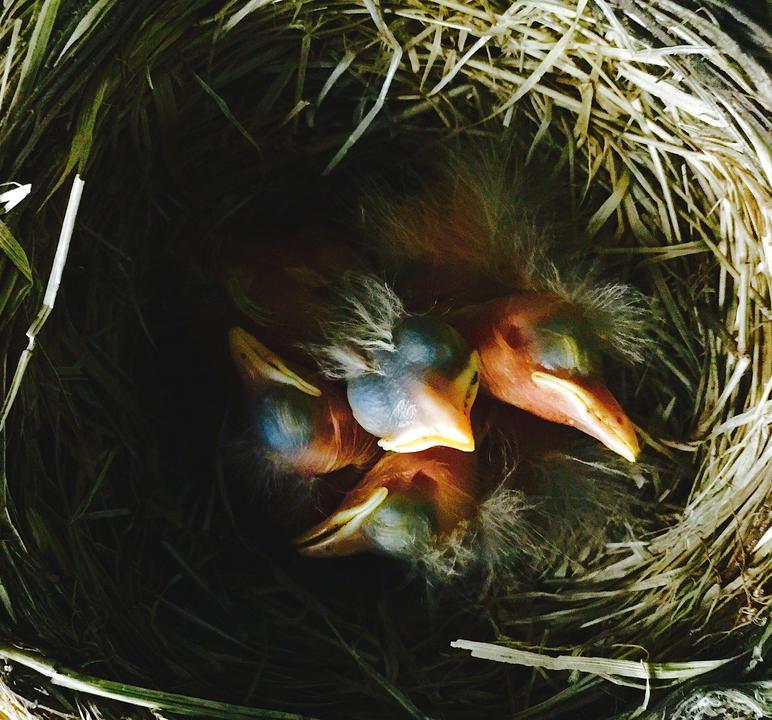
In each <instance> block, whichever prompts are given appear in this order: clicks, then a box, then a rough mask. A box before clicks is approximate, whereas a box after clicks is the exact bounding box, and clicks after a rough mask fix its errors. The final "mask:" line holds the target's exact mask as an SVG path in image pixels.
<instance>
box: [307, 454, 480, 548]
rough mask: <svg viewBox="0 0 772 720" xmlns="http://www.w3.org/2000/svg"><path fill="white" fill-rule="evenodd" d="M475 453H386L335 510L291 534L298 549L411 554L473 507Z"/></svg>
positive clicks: (448, 530)
mask: <svg viewBox="0 0 772 720" xmlns="http://www.w3.org/2000/svg"><path fill="white" fill-rule="evenodd" d="M474 473H475V457H474V455H471V454H468V453H463V452H459V451H458V450H453V449H450V448H446V447H433V448H431V449H429V450H424V451H422V452H417V453H411V454H399V453H387V454H386V455H384V456H383V457H382V458H381V460H380V461H379V462H378V463H376V464H375V465H374V466H373V468H372V469H371V470H370V471H369V472H368V473H367V474H366V475H365V476H364V477H363V479H362V481H361V482H360V483H359V484H358V485H357V486H356V487H354V488H353V489H352V490H350V491H349V492H348V493H347V494H346V495H345V497H344V498H343V501H342V502H341V504H340V507H339V508H338V510H337V511H336V512H334V513H333V514H332V515H330V516H329V517H328V518H327V519H325V520H324V521H323V522H321V523H319V524H318V525H315V526H314V527H312V528H310V529H309V530H308V531H307V532H305V533H303V534H302V535H300V536H299V537H298V538H296V540H295V543H296V545H297V546H298V548H299V550H300V552H301V553H302V554H304V555H308V556H312V557H338V556H343V555H353V554H356V553H360V552H365V551H376V552H381V553H385V554H388V555H393V556H398V557H407V558H412V557H416V556H420V554H421V553H423V552H425V550H426V548H427V547H429V546H430V545H431V544H432V542H433V541H434V539H435V538H438V537H443V536H445V535H447V534H449V533H451V532H452V531H453V529H454V528H456V526H458V525H459V523H461V522H462V521H463V520H465V519H467V518H469V517H471V516H473V515H474V513H475V511H476V508H477V500H476V497H475V495H476V488H475V477H474Z"/></svg>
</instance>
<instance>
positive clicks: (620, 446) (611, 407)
mask: <svg viewBox="0 0 772 720" xmlns="http://www.w3.org/2000/svg"><path fill="white" fill-rule="evenodd" d="M531 379H532V380H533V382H534V383H536V385H538V386H539V387H540V388H542V389H544V390H547V391H549V392H550V394H551V395H552V396H553V397H555V398H556V402H555V404H556V405H558V406H559V408H560V410H561V411H562V412H563V413H564V414H565V415H566V416H567V417H568V418H569V423H568V424H570V425H573V426H574V427H576V428H578V429H579V430H581V431H583V432H585V433H587V434H588V435H590V436H592V437H594V438H596V439H597V440H600V442H602V443H603V444H604V445H605V446H606V447H607V448H609V450H613V451H614V452H615V453H617V454H618V455H621V456H622V457H623V458H624V459H625V460H628V461H629V462H635V460H636V458H637V457H638V454H639V452H640V447H639V445H638V438H637V437H636V434H635V428H634V427H633V424H632V423H631V422H630V419H629V418H628V417H627V415H626V414H625V412H624V410H622V408H621V407H620V405H619V403H618V402H617V400H616V398H615V397H614V396H613V395H612V394H611V393H610V392H609V390H608V388H606V386H605V385H604V384H603V383H602V382H600V381H598V380H578V379H568V378H562V377H557V376H555V375H550V374H549V373H546V372H534V373H532V374H531Z"/></svg>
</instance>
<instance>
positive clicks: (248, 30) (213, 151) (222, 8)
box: [0, 0, 772, 719]
mask: <svg viewBox="0 0 772 720" xmlns="http://www.w3.org/2000/svg"><path fill="white" fill-rule="evenodd" d="M770 47H772V43H771V41H770V37H769V36H768V35H767V34H766V32H765V31H764V30H763V29H762V28H761V27H760V26H759V25H757V24H755V23H754V22H753V21H751V20H750V19H748V18H747V17H745V16H744V15H743V14H741V13H740V12H738V11H736V10H734V9H733V8H732V6H731V4H729V3H726V4H724V3H722V2H720V1H719V0H704V1H703V2H701V3H692V2H687V1H683V2H673V1H672V0H653V2H642V1H640V2H639V1H636V0H578V2H571V1H569V0H553V1H549V2H548V1H546V0H545V1H541V0H534V1H533V2H523V3H513V4H512V5H507V4H506V3H500V2H476V1H475V2H453V1H451V0H434V1H433V2H428V1H427V0H415V1H414V2H409V3H387V2H384V3H381V4H377V3H375V2H374V1H373V0H363V2H361V3H356V2H326V3H323V2H317V0H308V1H306V2H274V3H270V2H266V1H265V0H248V1H247V0H231V1H230V2H214V1H212V0H188V1H186V2H182V1H181V0H166V1H165V2H157V1H153V2H151V1H150V0H135V1H134V2H120V1H119V0H97V1H96V2H91V1H90V0H89V1H88V2H83V1H80V2H70V1H68V0H40V1H32V0H28V1H24V0H21V1H17V2H13V1H12V2H6V3H4V4H3V10H2V14H1V15H0V48H1V49H2V50H3V52H4V56H3V59H2V61H1V62H0V113H2V119H0V123H1V124H0V150H1V151H2V152H0V163H1V164H2V172H0V180H3V181H5V180H8V181H17V182H20V183H31V184H32V193H31V194H30V195H29V197H27V198H26V199H24V200H23V201H22V202H21V203H20V204H19V205H18V206H17V207H16V208H14V209H13V210H11V211H10V212H9V213H8V214H7V215H6V216H4V218H3V224H2V225H0V248H1V249H2V250H3V254H2V256H0V343H1V352H2V355H3V358H4V370H5V385H4V387H5V391H4V393H3V396H4V398H6V400H7V398H8V397H9V395H10V388H11V386H12V376H13V373H14V369H15V368H16V363H17V359H18V358H19V357H20V355H21V353H22V350H23V349H24V347H25V346H27V339H26V338H25V333H26V332H27V330H28V328H29V327H30V324H31V323H32V322H33V320H34V319H35V318H36V317H38V313H39V311H40V308H41V306H43V305H44V304H45V303H44V301H45V300H46V298H49V299H50V296H47V295H46V294H45V291H46V285H47V281H48V276H49V271H50V268H51V263H52V261H53V258H54V255H55V251H56V247H57V239H58V237H59V230H60V227H61V225H62V222H63V219H64V210H65V206H66V204H67V199H68V194H69V188H70V185H71V182H72V178H73V176H74V173H75V172H78V173H80V175H81V176H82V177H83V179H84V181H85V187H84V190H83V196H82V201H81V203H80V207H79V208H78V215H77V222H76V224H75V228H74V235H73V239H72V244H71V247H70V253H69V258H68V260H67V266H66V269H65V270H64V275H63V279H62V285H61V288H60V290H59V294H58V297H57V299H56V306H55V308H54V310H53V312H52V313H51V314H50V316H49V317H48V320H47V323H46V325H45V327H44V328H42V329H40V331H39V332H37V338H36V343H37V344H36V348H35V350H34V353H33V354H32V356H31V359H30V358H29V356H26V357H27V359H28V360H29V363H28V364H27V366H26V373H25V374H24V376H23V378H22V379H21V382H20V385H19V392H18V394H17V395H16V397H15V402H14V404H13V407H12V408H11V407H8V408H7V409H8V410H9V414H8V416H7V420H6V422H5V425H4V429H3V432H2V436H0V439H1V441H2V453H1V454H0V458H2V475H1V476H0V477H1V479H2V489H1V492H2V495H1V497H2V503H3V511H2V514H1V515H0V524H1V526H2V529H1V530H0V532H2V540H3V542H2V544H1V545H0V554H1V555H2V565H1V568H2V569H1V570H0V601H1V602H2V610H1V611H0V627H1V628H2V633H3V638H4V645H3V647H2V648H0V655H2V656H4V657H5V658H6V659H7V666H6V668H5V670H4V671H3V672H4V675H5V679H6V683H7V684H8V687H3V688H2V692H3V695H0V702H1V703H2V711H3V713H5V715H7V716H8V717H11V718H26V717H29V716H30V715H40V716H51V717H53V716H55V713H65V714H67V715H71V716H78V715H80V716H81V717H99V716H105V717H118V716H121V715H123V714H125V713H127V712H130V713H134V714H136V716H137V717H149V716H151V714H153V713H155V714H156V715H163V716H166V715H174V714H181V715H193V716H200V717H227V718H246V717H279V718H286V717H299V716H302V717H325V718H333V717H334V718H343V717H351V718H368V719H374V718H394V717H414V718H421V717H425V716H426V715H428V716H431V717H438V718H439V717H442V718H469V717H482V716H486V717H491V718H494V717H495V718H498V717H507V718H513V717H540V718H541V717H545V718H546V717H553V716H554V717H561V716H562V717H580V716H584V715H580V714H579V713H585V714H586V716H587V717H611V716H614V715H619V716H621V715H622V713H627V714H628V716H630V717H632V715H633V714H634V713H633V711H634V709H635V708H636V707H638V706H641V705H647V706H648V707H649V712H652V713H654V712H658V711H657V710H656V708H657V704H658V703H659V702H660V701H662V702H664V705H663V706H662V707H663V708H664V709H663V710H662V712H667V713H671V714H672V716H673V717H686V716H687V715H685V713H686V714H688V713H692V715H694V713H696V712H698V710H699V711H700V712H702V710H700V708H703V709H704V708H708V710H710V708H712V707H719V709H722V708H723V709H722V710H721V711H722V712H723V711H726V716H727V717H731V716H732V715H730V714H729V712H730V711H731V712H734V713H735V714H736V716H737V717H755V716H756V715H754V714H753V713H754V712H756V711H758V712H766V710H768V709H769V706H770V705H769V693H770V687H769V682H768V681H767V682H765V681H764V674H765V669H764V668H765V666H764V654H765V652H766V651H767V650H768V648H769V645H770V636H771V635H772V629H771V628H772V626H770V624H769V603H770V593H769V588H770V578H771V575H772V534H770V532H769V528H770V522H771V521H772V500H771V499H770V488H771V485H772V442H770V420H771V419H772V397H771V395H770V394H771V393H772V337H771V336H772V217H771V216H770V204H771V202H772V192H771V190H770V184H771V183H770V180H771V179H772V160H770V154H769V147H770V142H769V140H770V123H769V109H770V107H772V83H770V79H769V75H768V72H767V68H768V66H769V61H770ZM504 134H506V135H507V137H508V138H511V137H513V136H514V137H515V138H516V139H517V142H518V143H519V145H520V146H521V147H522V149H523V152H524V155H525V156H526V157H528V158H529V159H531V160H534V161H535V160H537V159H538V160H540V161H545V160H546V161H549V162H551V163H552V164H553V166H554V168H555V170H554V172H555V178H556V180H557V181H559V182H562V183H564V184H565V186H566V187H567V188H568V192H569V194H570V198H571V203H572V205H573V207H574V210H576V211H577V213H579V214H580V215H583V216H585V217H587V218H588V220H587V223H586V228H585V235H586V238H587V241H588V252H591V253H592V254H593V255H594V256H597V258H598V259H599V261H600V262H602V263H604V264H605V266H606V267H607V268H608V269H609V271H610V272H613V273H615V274H617V275H618V276H619V277H620V278H621V279H626V280H632V281H634V282H635V284H636V285H638V286H639V287H640V288H641V289H642V290H643V291H644V292H645V293H647V294H648V295H650V296H651V297H652V298H653V302H654V304H655V305H656V307H657V309H658V312H659V314H660V316H661V319H662V322H661V323H660V330H659V335H658V336H657V338H656V351H655V352H653V353H652V354H651V358H650V359H649V361H648V362H647V363H646V365H645V367H644V368H643V369H642V370H641V371H639V372H636V373H634V374H630V375H629V376H626V378H625V383H626V384H625V387H627V392H626V405H627V406H629V407H630V408H631V411H632V415H633V417H634V419H635V420H636V422H637V423H638V424H639V426H640V427H641V429H642V432H643V435H644V437H645V439H646V442H647V446H648V450H647V452H648V458H647V460H648V463H649V467H653V468H657V472H650V473H648V475H647V476H646V478H645V480H646V482H645V484H644V488H643V490H642V492H644V493H645V494H646V495H647V497H648V499H650V500H652V501H654V503H655V504H656V511H653V512H652V516H651V517H648V518H647V522H648V523H649V524H651V525H652V526H653V528H654V529H653V530H652V531H651V532H650V533H648V534H646V535H645V536H641V537H638V538H635V540H634V541H630V542H623V543H618V544H614V545H608V546H607V547H606V548H605V551H604V552H603V553H602V554H601V555H600V556H598V557H592V558H587V559H586V560H587V561H586V562H585V563H584V566H583V567H581V568H580V569H579V570H577V569H576V568H573V571H572V572H571V573H570V574H561V573H552V574H550V575H547V576H544V577H540V578H537V579H534V580H533V582H532V583H530V584H528V585H527V586H523V587H517V588H515V589H512V588H510V587H506V588H497V587H496V586H495V584H494V586H493V587H492V588H491V589H490V591H489V592H488V593H487V594H485V595H484V596H482V597H480V595H479V594H478V593H475V592H473V591H470V590H469V589H465V590H459V589H458V588H453V587H450V588H445V589H443V588H439V589H436V588H435V589H430V590H427V588H426V586H425V583H424V582H423V581H422V580H421V578H415V577H412V576H410V574H409V573H406V571H405V570H404V568H402V567H401V566H400V565H399V564H392V563H389V562H387V561H385V560H380V559H377V560H373V559H372V558H358V559H352V560H346V561H341V562H339V563H332V564H329V563H328V564H324V565H320V564H315V563H313V562H309V561H300V560H299V559H297V558H295V557H294V556H293V555H292V554H291V553H289V552H288V551H287V550H286V549H285V548H284V545H283V543H282V542H273V543H272V542H271V541H270V540H269V539H266V537H265V533H263V532H262V531H261V529H260V528H255V527H254V524H255V523H254V522H249V521H248V519H247V520H245V518H244V517H243V513H239V511H238V504H239V503H238V500H237V499H234V497H233V494H232V488H231V486H230V484H229V478H228V477H227V475H226V474H225V473H224V471H223V464H222V462H221V457H220V454H221V448H222V445H223V436H224V433H225V427H226V425H227V420H226V418H227V417H228V414H229V412H230V408H231V405H232V404H234V403H235V402H236V396H237V387H236V385H235V382H234V381H233V378H232V373H231V369H230V367H229V365H228V361H227V358H226V357H225V350H224V348H223V345H224V342H222V338H223V337H224V330H225V328H226V327H227V322H228V317H229V312H230V311H229V310H228V303H227V301H226V299H225V297H224V294H223V293H222V292H221V290H220V289H219V288H218V286H217V281H216V278H215V277H214V276H213V273H212V271H211V263H210V259H211V257H212V255H213V253H214V252H215V251H216V248H214V247H213V246H212V241H211V240H210V238H212V237H215V236H216V235H217V231H218V229H220V228H222V227H224V226H225V224H227V223H231V222H233V221H234V219H237V220H238V222H239V223H241V224H242V225H243V226H248V227H254V228H259V227H261V224H262V223H265V222H266V218H267V217H269V216H274V215H276V214H281V213H292V212H297V211H298V205H304V204H308V202H309V200H308V198H309V197H313V196H314V193H316V192H317V190H318V189H319V188H328V187H330V186H331V187H334V188H338V189H340V192H341V193H342V192H352V193H354V192H355V190H356V178H357V177H361V176H362V174H363V173H364V174H367V173H374V172H376V173H377V171H378V169H379V168H380V167H381V166H382V165H383V164H384V163H385V162H386V159H391V158H393V157H394V156H396V157H397V158H402V159H405V161H406V159H407V158H411V157H413V155H412V154H413V153H414V152H415V151H416V149H417V148H420V147H425V146H427V145H429V146H431V145H432V144H433V143H438V144H441V143H442V142H444V141H445V139H447V138H449V137H451V136H455V135H463V136H466V137H474V136H475V135H483V136H485V137H486V138H487V139H491V138H494V139H495V138H497V137H498V136H503V135H504ZM326 192H329V191H326ZM35 331H37V328H35ZM32 335H33V336H34V335H35V332H33V333H32ZM19 377H20V376H19ZM647 507H648V505H647ZM281 510H282V511H287V510H286V508H283V509H281ZM352 579H356V580H358V582H352ZM456 640H461V641H462V642H460V643H456V644H455V647H454V648H452V647H451V645H450V643H451V641H456ZM464 648H467V649H469V650H471V651H472V652H473V653H474V654H476V655H478V656H480V657H483V658H486V659H485V660H478V659H474V658H471V657H470V656H469V654H468V653H467V652H466V651H465V650H464ZM11 686H12V687H13V692H12V691H11V689H9V688H10V687H11ZM701 688H702V689H701ZM671 693H673V694H671ZM711 693H713V694H711ZM738 698H739V699H738ZM689 702H692V704H691V705H689ZM126 703H128V705H127V704H126ZM694 703H696V704H694ZM699 703H702V705H700V704H699ZM711 703H713V704H712V705H711ZM716 703H717V704H716ZM722 703H723V704H722ZM749 707H750V708H751V709H750V710H749V709H748V708H749ZM260 708H266V709H265V710H262V709H260ZM694 708H697V710H694ZM759 708H761V710H759ZM679 712H680V713H681V715H679V714H678V713H679ZM706 712H707V711H706ZM742 712H745V715H742V714H741V713H742ZM644 716H647V715H644ZM653 716H654V715H652V717H653ZM657 716H659V715H657ZM759 716H760V715H759ZM705 717H710V715H709V714H705Z"/></svg>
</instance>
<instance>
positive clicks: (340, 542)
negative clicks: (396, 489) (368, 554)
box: [294, 486, 389, 557]
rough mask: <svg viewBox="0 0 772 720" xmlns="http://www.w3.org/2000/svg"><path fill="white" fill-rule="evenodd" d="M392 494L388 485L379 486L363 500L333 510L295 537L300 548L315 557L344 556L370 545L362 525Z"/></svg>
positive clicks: (305, 553)
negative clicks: (316, 523)
mask: <svg viewBox="0 0 772 720" xmlns="http://www.w3.org/2000/svg"><path fill="white" fill-rule="evenodd" d="M388 494H389V491H388V489H387V488H385V487H383V486H380V487H377V488H375V489H374V490H373V492H372V493H371V494H370V495H369V496H368V497H367V498H366V499H365V500H363V501H362V502H360V503H357V504H356V505H352V506H350V507H347V508H344V509H341V510H338V512H336V513H333V514H332V515H331V516H330V517H328V518H327V519H326V520H324V521H323V522H321V523H319V524H318V525H315V526H314V527H312V528H311V529H310V530H308V531H307V532H305V533H303V534H302V535H299V536H298V537H297V538H295V540H294V543H295V545H297V546H298V551H299V552H300V553H301V554H303V555H308V556H311V557H341V556H344V555H355V554H356V553H358V552H362V551H363V550H367V549H369V548H370V541H369V540H368V539H367V537H366V536H365V534H364V532H363V527H362V526H363V525H364V524H365V522H366V521H367V519H368V518H369V517H370V516H371V515H372V513H373V512H374V511H375V510H376V508H377V507H378V506H379V505H380V504H381V503H382V502H383V501H384V500H385V499H386V497H387V496H388Z"/></svg>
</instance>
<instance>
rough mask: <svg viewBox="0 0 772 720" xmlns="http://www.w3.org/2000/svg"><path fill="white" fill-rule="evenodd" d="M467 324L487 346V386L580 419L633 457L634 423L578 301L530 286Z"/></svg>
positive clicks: (536, 409) (504, 396) (550, 416)
mask: <svg viewBox="0 0 772 720" xmlns="http://www.w3.org/2000/svg"><path fill="white" fill-rule="evenodd" d="M465 315H466V317H465V321H464V332H465V335H466V337H468V338H469V339H470V341H471V342H472V343H473V344H475V345H476V346H477V348H478V350H479V353H480V377H481V383H482V387H483V389H484V390H485V391H486V392H487V393H489V394H490V395H492V396H493V397H495V398H497V399H499V400H501V401H503V402H505V403H508V404H510V405H514V406H515V407H518V408H521V409H522V410H526V411H528V412H530V413H533V414H534V415H536V416H538V417H540V418H544V419H545V420H549V421H550V422H554V423H561V424H563V425H569V426H572V427H576V428H577V429H579V430H581V431H582V432H584V433H586V434H588V435H590V436H591V437H594V438H596V439H597V440H600V442H602V443H603V444H604V445H605V446H606V447H607V448H609V449H610V450H612V451H614V452H615V453H617V454H618V455H621V456H622V457H623V458H625V460H628V461H629V462H635V460H636V458H637V456H638V453H639V451H640V449H639V446H638V440H637V437H636V434H635V429H634V428H633V425H632V423H631V422H630V420H629V418H628V417H627V415H626V414H625V412H624V410H622V407H621V406H620V404H619V402H618V401H617V400H616V398H615V397H614V396H613V395H612V394H611V392H610V391H609V390H608V388H607V387H606V385H605V383H604V381H603V375H602V364H601V356H600V351H599V347H598V342H597V340H596V338H595V337H594V335H593V329H592V325H591V324H590V323H589V322H588V321H587V320H586V319H585V318H584V317H583V316H582V314H581V312H580V311H579V309H578V308H577V307H576V306H575V305H572V304H571V303H569V302H567V301H565V300H563V299H561V298H559V297H557V296H554V295H549V294H538V293H523V294H518V295H510V296H508V297H505V298H500V299H497V300H492V301H490V302H488V303H485V304H483V305H481V306H478V307H476V308H472V309H469V310H467V312H466V313H465Z"/></svg>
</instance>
